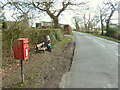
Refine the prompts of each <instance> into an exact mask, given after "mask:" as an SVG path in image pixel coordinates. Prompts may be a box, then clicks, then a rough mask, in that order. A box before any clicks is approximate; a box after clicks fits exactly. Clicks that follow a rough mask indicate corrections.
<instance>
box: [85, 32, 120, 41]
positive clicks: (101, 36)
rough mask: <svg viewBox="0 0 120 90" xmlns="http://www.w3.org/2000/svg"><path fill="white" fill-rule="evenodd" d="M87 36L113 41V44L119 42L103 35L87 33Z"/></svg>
mask: <svg viewBox="0 0 120 90" xmlns="http://www.w3.org/2000/svg"><path fill="white" fill-rule="evenodd" d="M87 34H90V35H93V36H96V37H100V38H104V39H107V40H111V41H114V42H119V40H117V39H115V38H112V37H108V36H103V35H96V34H91V33H87Z"/></svg>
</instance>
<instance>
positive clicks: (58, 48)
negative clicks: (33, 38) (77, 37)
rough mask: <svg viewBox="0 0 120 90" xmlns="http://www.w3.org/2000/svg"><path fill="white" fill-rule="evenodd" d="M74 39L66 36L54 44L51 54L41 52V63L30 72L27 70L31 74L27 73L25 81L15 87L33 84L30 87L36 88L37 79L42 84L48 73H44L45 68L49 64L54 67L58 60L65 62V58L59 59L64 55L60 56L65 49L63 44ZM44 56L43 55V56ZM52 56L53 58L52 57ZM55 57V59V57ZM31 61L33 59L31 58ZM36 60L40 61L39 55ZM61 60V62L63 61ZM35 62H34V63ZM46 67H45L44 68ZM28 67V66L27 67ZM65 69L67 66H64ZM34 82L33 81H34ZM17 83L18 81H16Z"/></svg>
mask: <svg viewBox="0 0 120 90" xmlns="http://www.w3.org/2000/svg"><path fill="white" fill-rule="evenodd" d="M71 41H72V39H71V38H66V37H64V39H63V40H62V41H59V42H58V43H56V44H54V45H53V47H54V48H53V53H49V54H50V55H47V54H48V53H44V54H41V58H39V61H40V62H39V63H37V64H39V65H38V66H37V65H36V66H35V67H34V70H30V72H29V70H28V71H27V72H28V73H30V74H29V75H28V73H25V83H23V84H21V83H18V84H16V85H15V86H14V87H15V88H25V87H29V86H30V84H31V86H30V87H32V88H35V87H36V85H35V82H37V81H39V83H41V84H42V82H41V81H40V79H42V77H43V76H44V77H45V76H46V75H44V70H46V68H47V67H48V66H50V67H51V66H52V68H53V66H54V64H55V66H56V64H57V62H61V61H62V62H63V63H64V60H59V59H58V58H61V57H62V56H60V55H61V53H62V50H63V46H65V45H66V44H68V43H70V42H71ZM56 55H58V56H56ZM42 56H43V57H42ZM51 58H52V59H51ZM54 58H55V59H54ZM56 58H57V59H58V60H56ZM41 59H43V60H41ZM30 61H31V60H30ZM36 61H38V58H37V57H35V59H34V62H36ZM67 61H69V60H67ZM62 62H61V63H62ZM29 64H30V63H29ZM33 64H34V63H33ZM59 64H60V63H58V66H56V68H57V67H58V68H61V67H60V66H59ZM60 65H63V64H60ZM31 66H32V65H31ZM63 66H64V65H63ZM44 67H45V68H44ZM37 68H40V69H41V68H42V69H43V70H42V69H41V70H39V71H40V72H39V71H38V70H37ZM26 69H27V68H26ZM64 69H65V68H64ZM47 73H50V74H51V72H47ZM52 73H55V71H54V70H53V72H52ZM32 82H33V83H32ZM16 83H17V82H16Z"/></svg>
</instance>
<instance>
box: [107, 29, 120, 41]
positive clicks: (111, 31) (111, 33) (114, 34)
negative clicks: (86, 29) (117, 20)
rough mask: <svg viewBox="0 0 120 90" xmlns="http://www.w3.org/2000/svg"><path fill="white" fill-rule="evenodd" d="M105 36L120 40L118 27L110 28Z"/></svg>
mask: <svg viewBox="0 0 120 90" xmlns="http://www.w3.org/2000/svg"><path fill="white" fill-rule="evenodd" d="M105 35H107V36H110V37H114V38H116V39H119V40H120V31H119V30H118V27H110V28H109V30H108V31H107V33H106V34H105Z"/></svg>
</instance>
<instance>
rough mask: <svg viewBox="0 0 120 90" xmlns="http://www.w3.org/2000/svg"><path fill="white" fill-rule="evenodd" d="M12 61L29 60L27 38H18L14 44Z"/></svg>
mask: <svg viewBox="0 0 120 90" xmlns="http://www.w3.org/2000/svg"><path fill="white" fill-rule="evenodd" d="M14 59H19V60H27V59H29V42H28V38H19V39H17V40H16V41H15V42H14Z"/></svg>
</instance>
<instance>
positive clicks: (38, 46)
mask: <svg viewBox="0 0 120 90" xmlns="http://www.w3.org/2000/svg"><path fill="white" fill-rule="evenodd" d="M42 45H43V44H42V43H40V44H37V45H36V52H38V51H43V52H44V53H45V50H46V49H47V47H41V46H42Z"/></svg>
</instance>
